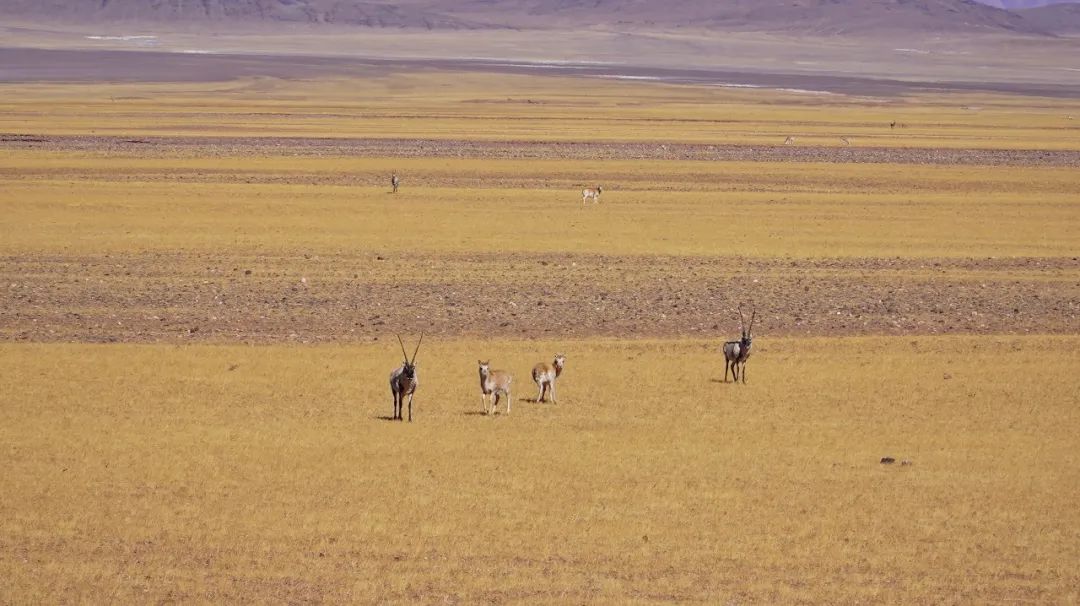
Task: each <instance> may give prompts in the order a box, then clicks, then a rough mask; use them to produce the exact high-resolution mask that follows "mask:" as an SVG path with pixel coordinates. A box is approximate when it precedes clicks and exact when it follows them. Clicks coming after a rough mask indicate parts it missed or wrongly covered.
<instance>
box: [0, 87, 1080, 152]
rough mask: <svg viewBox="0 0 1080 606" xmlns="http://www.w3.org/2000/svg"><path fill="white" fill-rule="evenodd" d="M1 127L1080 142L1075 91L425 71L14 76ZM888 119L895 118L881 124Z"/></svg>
mask: <svg viewBox="0 0 1080 606" xmlns="http://www.w3.org/2000/svg"><path fill="white" fill-rule="evenodd" d="M4 88H5V95H4V97H3V98H2V99H0V132H9V133H24V132H32V133H36V134H97V135H108V134H114V135H123V136H144V135H181V136H187V135H198V134H208V135H213V136H245V135H254V136H275V137H282V136H297V137H298V136H313V137H425V138H435V139H439V138H459V139H481V140H544V141H552V140H555V141H668V142H671V141H678V142H683V143H708V144H754V145H777V144H780V143H782V142H783V141H784V139H785V138H786V137H788V136H796V137H797V143H798V144H800V145H806V144H809V145H829V146H842V145H843V143H842V142H841V141H840V137H848V138H849V140H850V141H851V142H852V145H856V146H888V147H940V148H968V147H975V148H991V149H1016V148H1019V149H1028V148H1032V147H1034V148H1036V149H1047V150H1051V149H1072V150H1075V149H1077V148H1078V143H1077V141H1078V140H1080V138H1078V133H1080V124H1078V123H1077V121H1076V120H1073V119H1070V116H1072V117H1078V116H1080V103H1078V102H1077V101H1076V100H1070V99H1038V98H1034V99H1033V98H1023V99H1016V98H1012V97H1008V96H1001V95H980V94H963V95H961V94H952V95H930V94H923V95H914V96H910V97H905V98H875V97H857V96H846V95H807V94H797V93H790V92H782V91H768V92H763V91H746V90H740V89H726V88H722V87H708V86H689V85H663V84H640V83H632V82H631V83H627V82H618V81H606V80H602V79H574V78H558V77H535V76H523V75H508V74H494V75H493V74H473V73H444V72H436V71H432V72H426V73H424V72H421V73H404V74H380V75H374V76H369V77H365V78H337V79H333V78H320V79H313V80H279V79H273V78H249V79H244V80H240V81H236V82H225V83H206V84H202V83H185V84H151V83H113V84H99V83H95V84H85V85H80V84H9V85H5V87H4ZM890 122H896V123H897V127H896V128H890V127H889V124H890Z"/></svg>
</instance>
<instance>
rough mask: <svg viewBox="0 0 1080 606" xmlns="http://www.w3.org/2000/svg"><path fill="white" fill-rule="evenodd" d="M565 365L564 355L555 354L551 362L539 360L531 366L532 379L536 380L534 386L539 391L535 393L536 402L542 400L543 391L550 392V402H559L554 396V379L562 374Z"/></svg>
mask: <svg viewBox="0 0 1080 606" xmlns="http://www.w3.org/2000/svg"><path fill="white" fill-rule="evenodd" d="M565 365H566V356H564V355H562V354H555V360H554V361H553V362H552V363H551V364H548V363H546V362H541V363H539V364H537V365H536V366H533V369H532V378H533V381H536V386H537V387H539V388H540V392H539V393H538V394H537V395H536V401H537V402H543V401H544V392H548V393H550V394H551V403H552V404H558V403H559V402H558V400H556V398H555V379H558V378H559V375H561V374H562V370H563V366H565Z"/></svg>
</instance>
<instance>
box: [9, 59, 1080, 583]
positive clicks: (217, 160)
mask: <svg viewBox="0 0 1080 606" xmlns="http://www.w3.org/2000/svg"><path fill="white" fill-rule="evenodd" d="M583 82H588V83H589V86H588V87H582V86H581V84H582V83H583ZM432 83H434V86H432ZM505 91H513V93H512V94H510V93H507V92H505ZM0 93H2V95H0V133H22V134H29V135H81V134H97V135H103V134H117V135H122V136H124V137H127V136H132V137H139V136H149V135H163V134H169V135H193V136H232V135H265V136H268V137H288V136H291V135H304V136H315V137H323V136H325V137H354V136H356V137H360V136H363V137H380V138H393V137H425V138H435V139H440V138H441V139H446V140H449V139H471V140H510V139H521V140H567V141H578V140H606V141H616V142H618V141H622V142H642V141H644V142H654V143H657V144H661V143H663V142H680V143H685V142H706V143H716V144H754V145H761V144H765V145H778V144H780V142H782V140H783V138H784V137H785V136H787V135H793V134H794V135H798V136H799V144H803V142H804V141H809V142H811V143H813V144H820V145H829V146H833V145H841V143H839V141H838V137H839V136H849V137H851V138H852V142H853V146H859V145H864V144H865V145H870V144H872V145H878V146H884V147H896V148H900V147H918V146H940V147H943V148H957V149H970V150H976V149H981V148H998V149H1003V150H1015V149H1046V150H1070V149H1071V150H1075V149H1077V147H1078V145H1077V141H1078V139H1077V138H1076V136H1075V134H1076V132H1077V131H1076V130H1075V129H1076V127H1075V126H1072V124H1073V123H1071V122H1066V121H1065V118H1064V116H1065V115H1067V114H1078V115H1080V111H1078V110H1080V108H1078V107H1077V104H1076V102H1074V101H1069V100H1045V99H1031V98H1025V99H1020V98H1009V97H1000V96H998V97H991V96H957V95H952V96H947V95H939V96H922V97H909V98H903V99H888V100H883V99H863V98H853V97H841V96H807V95H793V94H781V93H768V92H762V91H756V92H748V91H733V90H724V89H709V88H703V87H697V88H695V87H689V86H664V85H651V86H650V85H643V84H638V83H621V82H609V81H602V80H589V81H585V80H580V79H562V78H524V77H518V76H492V75H478V74H445V73H438V72H432V73H429V74H404V75H393V76H384V77H378V78H368V79H351V80H350V79H344V78H342V79H325V80H318V81H278V80H268V79H253V80H245V81H241V82H234V83H217V84H185V85H180V84H167V85H166V84H162V85H152V84H108V85H105V84H102V85H60V84H55V85H52V84H35V85H29V84H26V85H23V84H19V85H12V84H6V85H3V86H2V87H0ZM508 97H509V98H508ZM530 99H531V100H532V101H534V102H533V103H529V102H528V100H530ZM890 120H898V121H901V122H903V123H905V124H907V127H906V128H897V129H889V128H888V126H887V125H888V122H889V121H890ZM13 139H17V140H14V141H7V142H4V143H0V289H4V290H3V292H0V303H2V304H3V305H0V369H2V370H0V468H2V469H3V470H4V472H3V474H0V579H2V581H0V602H4V603H8V602H10V603H40V602H90V603H102V602H106V603H108V602H114V603H130V602H170V601H182V602H193V601H194V602H256V603H259V602H267V601H279V602H280V601H287V602H318V601H322V602H330V603H341V602H350V601H361V602H373V601H380V602H399V603H400V602H409V603H414V602H418V603H490V602H494V603H504V602H513V601H518V602H530V603H532V602H539V603H552V604H556V603H557V604H564V603H567V602H573V603H580V602H606V603H645V602H690V601H701V602H707V603H732V604H735V603H738V604H742V603H756V604H786V603H956V604H968V603H987V602H993V603H1002V602H1021V603H1071V602H1076V601H1078V600H1080V592H1078V589H1077V588H1078V587H1080V573H1078V572H1077V570H1078V569H1080V567H1078V566H1077V563H1078V562H1080V513H1078V511H1080V510H1078V509H1077V508H1076V497H1077V495H1078V494H1080V472H1078V467H1077V465H1076V454H1075V449H1076V439H1075V435H1074V434H1075V428H1076V427H1077V426H1078V421H1080V418H1078V416H1080V412H1078V411H1080V408H1078V406H1077V405H1078V404H1080V401H1078V394H1080V356H1078V352H1080V336H1078V335H1080V325H1078V324H1077V305H1076V301H1077V300H1078V296H1080V266H1078V265H1077V262H1076V259H1077V256H1078V253H1080V251H1078V248H1077V242H1080V207H1078V205H1077V201H1078V199H1080V198H1078V195H1080V173H1078V172H1077V171H1076V169H1075V168H1067V167H1054V166H1025V165H1022V163H1011V164H1010V163H1005V165H1001V166H994V167H989V166H979V165H967V166H947V165H931V164H856V163H846V164H845V163H836V162H833V163H824V162H820V163H818V162H804V163H795V162H779V161H775V162H704V161H685V160H633V159H624V160H577V159H565V158H564V159H550V160H524V159H505V158H504V159H482V158H469V157H465V158H442V157H423V158H400V157H394V158H388V157H347V156H343V155H340V154H337V155H335V154H330V155H327V156H325V157H311V156H310V155H309V156H305V157H291V156H292V154H293V152H294V150H292V149H290V147H289V143H288V141H287V140H286V139H282V148H281V149H280V151H278V152H275V153H265V152H260V153H257V154H251V153H249V149H248V148H245V147H244V146H243V145H242V144H241V143H236V140H229V139H220V142H221V149H220V150H217V151H215V153H214V154H213V155H214V157H212V158H208V157H200V156H199V155H198V154H194V153H191V152H190V150H186V149H185V148H184V147H183V146H182V145H177V146H176V147H175V148H164V151H162V148H156V149H157V151H155V152H153V153H149V154H147V155H145V156H141V155H139V152H138V151H131V150H128V149H127V148H124V149H121V150H118V149H116V148H111V147H109V146H108V145H107V144H102V143H100V141H99V142H98V143H93V142H91V143H88V144H86V145H87V146H86V147H85V148H82V149H77V146H68V147H66V148H64V149H57V148H47V146H42V147H41V148H34V147H33V145H30V144H31V143H33V142H32V141H31V142H27V141H26V138H25V137H24V138H17V137H16V138H13ZM95 145H97V146H98V147H95ZM208 145H213V143H210V144H208ZM233 145H235V147H230V146H233ZM391 171H397V172H398V173H399V174H401V175H402V176H403V177H404V185H403V187H402V190H401V192H400V193H399V194H397V195H392V194H390V193H389V192H388V183H387V179H388V174H389V173H390V172H391ZM597 183H600V184H603V185H604V186H605V192H604V195H603V201H602V202H601V204H599V205H596V206H592V205H590V206H588V207H586V208H582V205H581V198H580V193H579V192H580V189H581V187H582V186H583V185H590V186H591V185H595V184H597ZM990 257H993V259H990ZM712 266H715V267H712ZM245 269H247V270H251V269H253V270H254V271H245ZM245 280H246V282H245ZM804 280H805V281H804ZM705 282H707V284H706V283H705ZM718 285H719V286H718ZM398 287H400V288H398ZM504 291H505V293H504ZM770 293H772V294H775V295H776V296H768V295H769V294H770ZM757 294H761V295H762V298H761V300H757V301H756V303H757V305H758V308H759V309H760V310H761V313H760V317H759V319H762V318H763V320H762V324H759V325H758V326H759V327H758V328H757V329H755V332H756V333H757V334H756V335H755V336H756V337H757V338H756V339H755V342H754V348H755V349H754V352H755V353H754V357H753V358H752V359H751V361H750V362H749V364H748V369H749V383H748V384H746V385H731V384H724V383H722V382H721V379H722V377H723V364H722V358H721V355H720V354H719V352H718V348H719V344H720V338H708V339H687V338H674V337H673V338H667V339H645V338H641V335H642V334H651V335H656V334H660V335H664V336H669V335H673V336H678V337H681V336H686V335H687V334H693V335H708V336H709V337H718V336H719V335H721V334H726V335H731V336H733V334H731V331H732V330H733V327H734V326H736V324H734V319H733V307H734V305H735V304H737V303H738V302H739V301H743V300H745V299H746V298H748V296H749V297H751V298H752V297H753V296H755V295H757ZM365 297H366V298H365ZM579 298H580V300H578V299H579ZM504 299H505V300H504ZM536 299H544V300H546V303H547V306H545V307H540V306H538V305H536V303H537V301H536ZM571 299H573V300H571ZM448 301H453V302H454V303H455V305H457V308H456V309H454V310H448V309H447V306H448V303H447V302H448ZM515 301H517V302H515ZM823 301H824V303H822V302H823ZM518 302H520V305H519V304H518ZM511 303H513V304H514V305H513V307H511V305H510V304H511ZM383 305H385V307H387V308H389V307H392V308H393V309H385V308H381V307H380V308H379V309H375V307H377V306H383ZM414 305H415V307H414ZM421 306H422V307H423V308H422V309H421ZM526 306H528V307H529V309H530V310H531V311H526V309H525V308H526ZM770 306H771V307H772V308H771V309H770ZM369 307H370V308H369ZM437 307H441V308H440V309H436V308H437ZM462 308H470V309H468V310H464V311H463V310H462ZM1033 310H1036V312H1037V313H1041V314H1044V315H1045V316H1046V317H1047V318H1049V320H1047V321H1045V322H1042V323H1040V322H1039V320H1034V319H1031V317H1030V314H1032V313H1033ZM451 311H452V312H453V313H450V312H451ZM567 312H569V313H567ZM620 314H622V315H625V316H630V315H634V317H633V318H632V319H631V320H626V319H625V318H622V317H620ZM798 314H804V315H805V316H807V317H805V318H799V317H798ZM875 314H876V315H875ZM950 314H951V315H950ZM980 314H981V315H980ZM988 314H993V318H992V319H993V321H989V320H986V319H985V318H986V316H987V315H988ZM1013 314H1015V315H1013ZM811 315H812V316H813V317H810V316H811ZM826 315H827V316H828V317H829V320H828V321H821V317H824V316H826ZM317 316H318V317H317ZM370 316H374V317H370ZM320 317H321V318H322V319H320ZM661 318H664V320H663V321H662V320H661ZM792 318H793V319H792ZM927 318H929V320H928V319H927ZM540 320H542V322H539V321H540ZM871 320H872V321H871ZM359 321H363V322H366V323H367V325H366V326H364V325H363V324H359ZM436 321H437V322H438V326H433V325H432V324H431V323H432V322H436ZM620 321H626V323H620ZM213 322H218V323H219V325H223V326H224V328H222V329H220V330H217V329H215V328H214V326H213V324H212V323H213ZM530 322H537V323H538V324H540V325H529V323H530ZM664 322H670V323H677V324H678V325H679V326H678V327H675V328H671V329H670V330H669V329H668V328H666V327H665V326H664V325H663V324H664ZM785 322H787V323H786V324H785ZM496 324H498V325H499V326H502V327H505V329H496V328H495V326H496ZM31 325H32V326H31ZM610 326H616V327H619V326H631V327H636V328H635V329H634V330H629V329H628V330H625V331H623V332H619V331H618V330H616V331H612V330H609V329H608V328H607V327H610ZM687 326H690V327H693V328H692V330H694V331H695V332H693V333H687V332H686V330H685V328H686V327H687ZM709 326H712V328H709ZM867 326H870V327H873V328H865V327H867ZM1002 326H1004V327H1006V328H1004V329H1001V328H1000V327H1002ZM1032 326H1036V327H1042V328H1041V329H1042V330H1044V331H1045V332H1047V333H1055V334H1044V335H1033V336H1023V337H1021V336H1015V335H1013V334H1008V335H1003V334H990V335H985V334H983V335H979V336H976V335H974V334H964V335H960V336H941V337H928V336H926V335H927V334H928V333H930V332H935V331H939V330H940V331H942V332H946V331H949V330H951V331H953V332H968V333H977V332H991V331H992V330H995V329H996V330H1004V331H1006V332H1009V333H1015V332H1021V331H1025V330H1031V327H1032ZM200 327H201V330H200ZM298 327H302V328H303V329H304V330H306V331H307V332H304V331H302V330H300V328H298ZM402 327H404V330H403V329H402ZM986 327H991V328H990V329H987V328H986ZM425 328H426V329H428V330H429V331H430V332H429V337H428V338H427V339H425V344H424V346H423V348H422V349H421V351H420V354H419V358H418V361H419V362H420V380H421V386H420V388H419V391H418V393H417V396H416V403H417V410H416V414H417V421H416V422H415V423H412V424H409V423H396V422H392V421H387V420H385V419H383V418H382V417H384V416H387V415H389V414H390V412H391V405H390V401H391V400H390V394H389V388H388V383H387V378H388V374H389V372H390V371H391V369H392V368H393V367H394V366H395V365H396V364H398V363H399V361H400V358H399V355H400V353H399V351H398V349H397V343H396V340H395V339H394V338H393V335H394V333H395V332H399V331H401V332H405V331H410V332H411V331H412V330H413V329H425ZM654 328H655V330H654ZM54 329H55V331H54ZM638 329H640V330H638ZM354 330H355V332H350V331H354ZM1037 330H1038V328H1037ZM153 331H156V332H153ZM320 331H322V332H320ZM771 331H774V332H771ZM296 332H304V334H303V335H301V337H302V338H303V339H305V340H308V339H310V341H312V342H320V341H326V340H339V341H342V343H339V344H335V345H321V346H299V345H288V344H287V343H286V342H287V341H290V340H298V339H293V337H296V335H295V333H296ZM841 332H843V334H856V335H859V336H854V337H847V338H838V337H836V336H835V335H836V334H838V333H841ZM432 333H434V334H432ZM623 333H625V334H623ZM909 333H918V334H909ZM492 334H494V335H496V336H498V337H499V338H492V336H491V335H492ZM886 334H890V335H897V334H899V335H900V336H885V335H886ZM199 335H206V337H205V338H206V341H207V342H209V344H207V343H203V344H182V343H184V342H185V340H189V339H190V340H195V339H196V338H203V337H201V336H199ZM522 335H524V336H522ZM600 335H604V336H603V337H601V336H600ZM793 335H810V336H808V337H799V338H795V337H793ZM376 337H377V340H375V339H376ZM536 337H542V338H536ZM412 338H415V335H412ZM64 339H70V340H73V341H119V342H118V343H114V344H110V345H94V344H89V343H85V342H83V343H80V342H73V343H56V342H51V341H57V340H64ZM17 340H26V341H30V342H26V343H16V342H15V341H17ZM249 340H250V341H252V342H260V343H269V344H267V345H260V346H255V347H253V346H246V345H242V344H240V343H243V342H248V341H249ZM35 341H36V342H35ZM142 341H162V343H158V344H139V342H142ZM556 350H558V351H562V352H565V353H566V354H567V357H568V363H567V371H566V373H565V375H564V376H563V378H562V379H560V383H559V396H560V403H559V404H558V405H543V404H536V403H532V402H528V401H525V400H526V399H528V398H531V397H534V395H535V391H534V386H533V385H532V383H531V381H530V380H529V377H528V374H527V373H528V370H529V369H530V368H531V366H532V364H534V363H535V362H538V361H542V360H544V361H546V360H549V359H550V357H551V355H552V354H554V353H555V351H556ZM477 358H482V359H488V358H490V359H491V360H492V362H493V365H495V366H496V367H503V368H506V369H507V370H509V371H511V372H512V373H513V374H514V376H515V382H514V390H513V401H512V404H513V411H512V414H510V415H505V414H499V415H496V416H494V417H489V416H484V415H481V414H479V412H480V410H481V408H480V407H481V403H480V398H479V397H478V396H479V393H478V392H479V389H478V385H477V383H478V377H477V369H476V366H475V361H476V359H477ZM885 456H892V457H895V458H896V460H897V462H896V463H895V464H894V465H882V464H880V463H879V460H880V459H881V458H882V457H885ZM902 460H908V461H910V462H911V464H910V465H901V461H902Z"/></svg>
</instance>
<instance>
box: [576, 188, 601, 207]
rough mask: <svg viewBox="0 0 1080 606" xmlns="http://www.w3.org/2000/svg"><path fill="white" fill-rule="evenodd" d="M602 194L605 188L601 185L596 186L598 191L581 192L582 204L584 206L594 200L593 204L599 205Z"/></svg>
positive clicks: (584, 190) (585, 190)
mask: <svg viewBox="0 0 1080 606" xmlns="http://www.w3.org/2000/svg"><path fill="white" fill-rule="evenodd" d="M602 193H604V188H603V187H600V186H599V185H597V186H596V189H592V188H589V189H583V190H581V204H582V205H584V204H585V202H586V201H587V200H589V199H590V198H592V201H593V204H599V203H600V194H602Z"/></svg>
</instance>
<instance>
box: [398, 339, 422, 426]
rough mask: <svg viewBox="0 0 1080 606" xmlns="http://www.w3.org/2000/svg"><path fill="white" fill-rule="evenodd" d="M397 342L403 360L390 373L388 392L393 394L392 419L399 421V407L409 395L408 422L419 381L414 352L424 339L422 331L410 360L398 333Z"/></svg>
mask: <svg viewBox="0 0 1080 606" xmlns="http://www.w3.org/2000/svg"><path fill="white" fill-rule="evenodd" d="M397 340H398V343H399V344H400V345H401V355H403V356H405V361H404V362H402V364H401V366H398V367H397V368H396V369H395V370H394V372H392V373H390V393H392V394H394V419H395V420H397V421H401V420H402V419H401V407H402V403H403V402H404V400H405V397H406V396H408V397H409V422H410V423H412V400H413V394H414V393H416V386H417V385H419V384H420V381H419V380H418V379H417V378H416V352H418V351H420V343H422V342H423V341H424V333H420V340H419V341H417V342H416V351H413V355H412V360H410V359H409V354H407V353H405V343H403V342H402V341H401V336H400V335H399V336H398V338H397Z"/></svg>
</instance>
